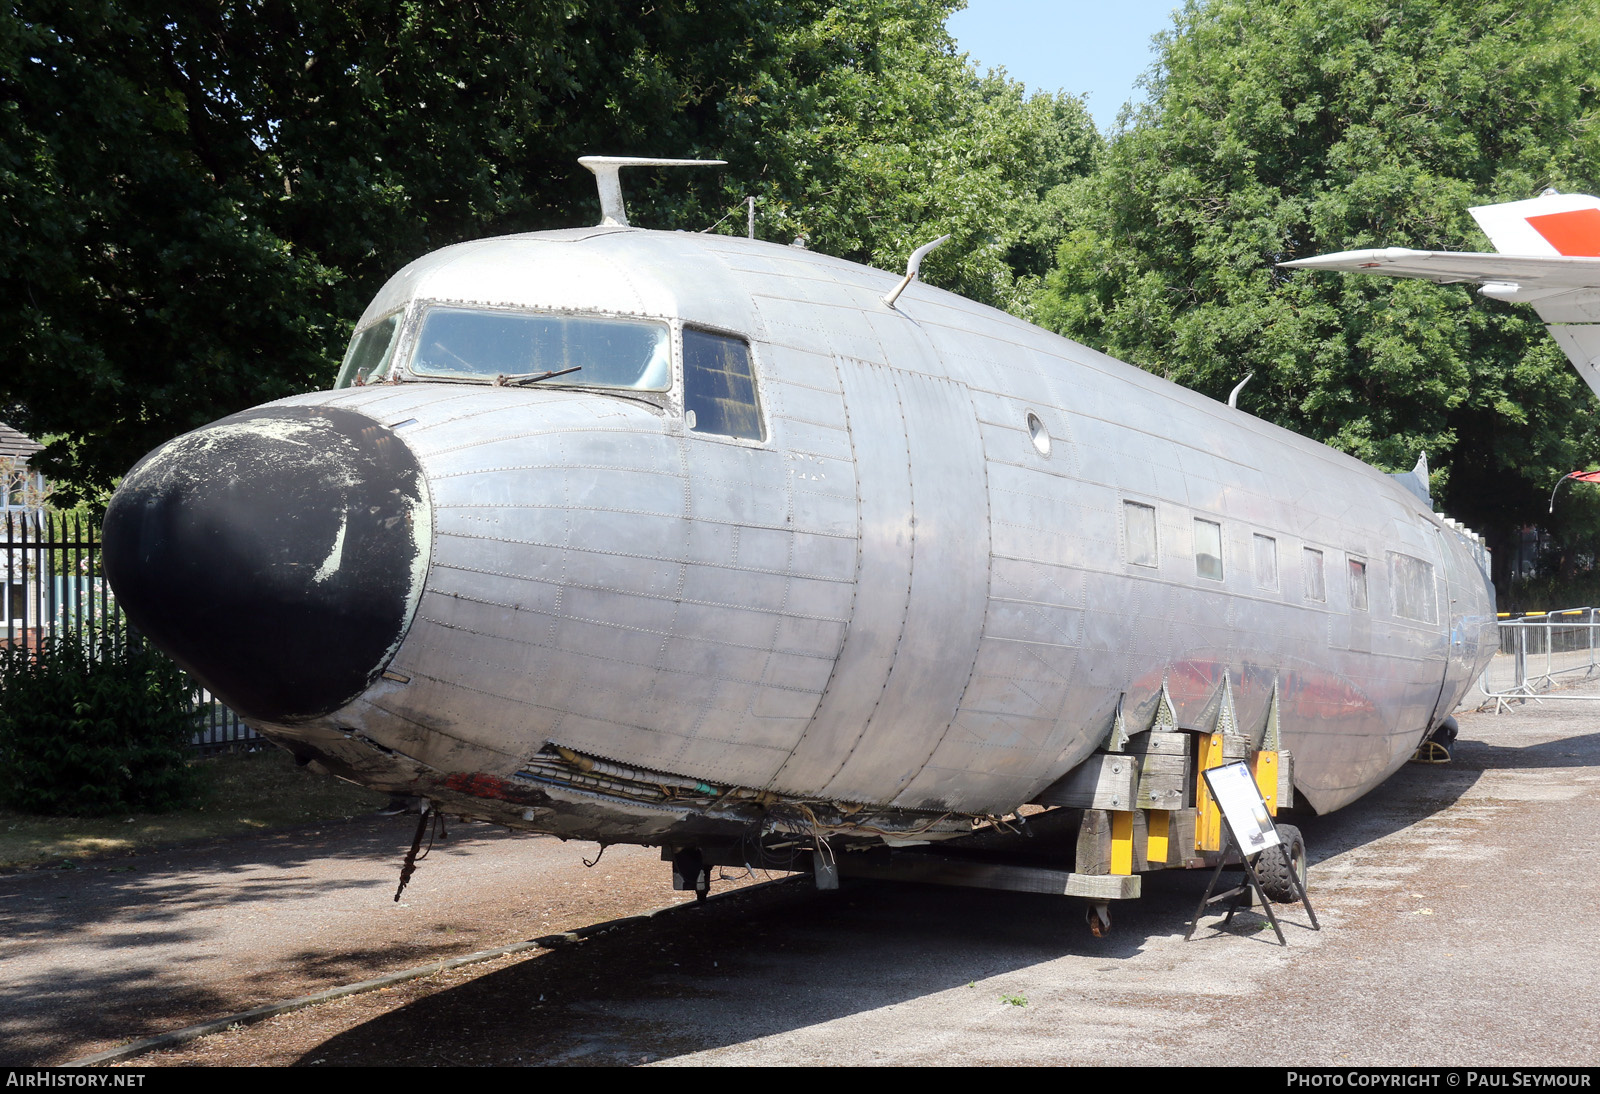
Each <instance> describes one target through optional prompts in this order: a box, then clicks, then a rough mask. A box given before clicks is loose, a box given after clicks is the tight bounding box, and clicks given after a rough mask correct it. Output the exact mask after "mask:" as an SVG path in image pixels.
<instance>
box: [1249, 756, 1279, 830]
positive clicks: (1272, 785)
mask: <svg viewBox="0 0 1600 1094" xmlns="http://www.w3.org/2000/svg"><path fill="white" fill-rule="evenodd" d="M1250 774H1251V775H1253V776H1255V780H1256V789H1257V790H1259V791H1260V792H1261V800H1262V801H1264V802H1266V803H1267V812H1268V813H1271V814H1272V815H1273V816H1277V815H1278V754H1277V753H1276V752H1257V753H1256V754H1255V755H1254V756H1252V757H1251V759H1250Z"/></svg>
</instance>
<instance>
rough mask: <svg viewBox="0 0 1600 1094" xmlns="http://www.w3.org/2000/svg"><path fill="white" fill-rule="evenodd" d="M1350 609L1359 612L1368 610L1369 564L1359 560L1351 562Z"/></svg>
mask: <svg viewBox="0 0 1600 1094" xmlns="http://www.w3.org/2000/svg"><path fill="white" fill-rule="evenodd" d="M1350 608H1351V610H1352V611H1358V612H1364V611H1366V610H1367V564H1366V563H1365V562H1362V561H1361V560H1360V559H1359V558H1352V559H1351V560H1350Z"/></svg>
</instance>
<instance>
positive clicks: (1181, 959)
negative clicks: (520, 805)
mask: <svg viewBox="0 0 1600 1094" xmlns="http://www.w3.org/2000/svg"><path fill="white" fill-rule="evenodd" d="M1596 715H1600V710H1595V709H1594V707H1593V706H1591V705H1588V704H1579V703H1561V702H1552V703H1548V704H1546V705H1543V706H1529V707H1525V708H1519V709H1518V710H1517V711H1516V712H1514V713H1511V714H1506V715H1501V716H1494V715H1467V716H1464V717H1463V718H1462V737H1461V740H1460V741H1459V742H1458V744H1457V747H1456V750H1455V753H1456V760H1455V763H1453V764H1451V765H1449V766H1447V767H1424V766H1420V765H1412V766H1408V767H1407V768H1406V769H1404V770H1403V771H1402V772H1400V774H1398V775H1397V776H1396V777H1395V778H1394V779H1392V780H1391V781H1390V782H1389V783H1387V784H1385V786H1383V787H1382V788H1380V789H1379V790H1378V791H1376V792H1374V793H1373V794H1372V795H1369V796H1368V797H1367V798H1365V799H1363V800H1362V801H1361V802H1359V803H1357V804H1356V805H1354V806H1352V807H1351V808H1349V809H1347V810H1345V811H1343V812H1341V813H1337V814H1334V815H1332V816H1329V817H1322V818H1315V819H1312V820H1309V821H1306V822H1304V823H1303V824H1302V828H1303V829H1304V831H1305V833H1306V838H1307V842H1308V844H1309V850H1310V855H1311V859H1312V889H1311V897H1312V901H1313V903H1314V906H1315V908H1316V911H1317V914H1318V917H1319V918H1320V919H1321V921H1322V925H1323V930H1322V931H1320V932H1316V931H1312V930H1310V929H1309V923H1308V920H1307V918H1306V915H1305V913H1304V910H1303V909H1300V908H1295V907H1290V908H1284V909H1281V910H1282V913H1283V916H1282V918H1283V919H1284V922H1285V926H1284V930H1285V933H1286V935H1287V937H1288V943H1289V944H1288V946H1287V947H1279V946H1278V945H1277V943H1276V939H1275V938H1274V936H1273V934H1272V932H1271V930H1270V929H1265V921H1264V920H1263V919H1261V918H1259V917H1257V916H1256V915H1254V914H1253V913H1241V914H1240V915H1239V916H1237V917H1235V920H1234V922H1233V924H1232V925H1231V926H1230V927H1229V928H1227V929H1226V930H1224V929H1221V928H1220V917H1213V916H1208V917H1206V918H1204V919H1203V920H1202V923H1201V926H1200V929H1199V930H1198V931H1197V932H1196V934H1195V938H1194V940H1193V941H1191V942H1187V943H1185V942H1184V941H1183V931H1184V929H1185V926H1186V921H1187V919H1188V917H1189V916H1190V914H1191V913H1192V912H1193V910H1194V905H1195V903H1196V902H1197V901H1198V899H1199V896H1200V894H1201V892H1202V890H1203V889H1204V886H1205V882H1206V880H1207V878H1206V876H1205V875H1204V874H1202V873H1170V874H1164V875H1155V876H1152V877H1149V878H1147V879H1146V885H1145V890H1146V896H1145V897H1144V898H1143V899H1141V900H1139V901H1137V902H1132V903H1131V904H1130V905H1128V906H1126V907H1119V908H1117V909H1116V922H1115V928H1114V930H1113V932H1112V934H1111V936H1110V937H1109V938H1107V939H1104V940H1096V939H1094V938H1092V937H1091V936H1090V935H1089V934H1088V932H1087V931H1086V930H1085V929H1084V926H1083V918H1082V914H1083V913H1082V905H1079V904H1076V903H1075V902H1071V901H1065V900H1062V899H1059V898H1049V897H1042V896H1031V895H1025V894H1012V893H985V892H976V891H968V890H944V889H934V888H923V887H917V886H896V885H884V884H860V885H856V886H853V887H847V888H846V889H844V890H842V891H841V892H838V893H817V892H815V891H814V890H813V889H812V888H811V887H810V886H809V884H807V883H805V882H804V881H803V880H800V879H793V880H789V881H779V882H776V883H774V884H769V885H758V886H753V887H749V888H746V889H744V890H743V891H738V892H731V893H728V895H726V896H720V897H717V898H715V899H713V900H711V901H708V902H707V903H705V904H704V905H701V906H699V907H689V908H684V909H681V910H677V911H674V912H672V913H670V914H667V915H661V916H656V917H654V918H652V919H650V920H647V921H643V922H640V921H634V922H630V923H626V924H622V925H620V926H618V927H617V928H616V929H615V930H612V931H609V932H605V933H602V934H599V935H597V936H595V937H591V938H589V939H588V940H586V941H583V942H581V943H577V944H572V945H565V946H560V947H557V948H555V949H550V950H539V951H535V952H533V953H531V954H521V955H518V956H516V957H512V958H505V959H500V960H496V961H492V962H488V963H485V964H482V965H476V966H472V967H470V968H465V969H459V970H454V971H450V972H445V973H441V974H438V975H436V976H433V977H429V978H427V979H424V980H420V981H414V982H411V983H408V984H404V985H400V986H397V987H394V988H390V989H386V990H383V991H379V992H374V993H370V994H367V995H363V996H358V997H353V998H348V999H343V1000H339V1001H336V1002H332V1003H327V1004H323V1005H320V1006H317V1007H312V1008H308V1009H306V1010H303V1011H299V1012H296V1013H293V1014H288V1015H283V1016H280V1017H278V1018H274V1019H271V1020H268V1021H266V1022H264V1023H262V1024H260V1025H258V1026H253V1027H249V1028H244V1029H238V1030H232V1031H228V1032H226V1033H221V1034H217V1035H214V1036H211V1037H207V1038H204V1039H202V1040H200V1041H196V1042H193V1043H191V1044H189V1045H186V1046H182V1047H181V1048H179V1049H176V1050H172V1051H168V1052H164V1053H154V1054H150V1055H146V1056H144V1057H141V1058H139V1059H138V1060H137V1061H136V1063H137V1064H138V1065H141V1066H148V1065H157V1064H194V1063H206V1064H302V1065H338V1064H378V1063H409V1064H435V1065H441V1066H448V1065H459V1064H480V1063H513V1064H514V1063H556V1064H617V1063H660V1064H699V1065H706V1064H790V1065H792V1064H804V1063H844V1064H874V1063H890V1064H934V1063H938V1064H952V1063H955V1064H999V1063H1010V1064H1016V1063H1037V1064H1073V1063H1097V1064H1104V1063H1108V1062H1116V1063H1124V1064H1131V1063H1148V1064H1199V1063H1218V1064H1237V1063H1267V1064H1278V1065H1284V1064H1294V1063H1304V1064H1332V1065H1339V1064H1396V1065H1398V1064H1431V1065H1441V1064H1453V1065H1465V1064H1483V1065H1491V1064H1500V1065H1509V1064H1525V1065H1552V1064H1562V1065H1592V1064H1593V1063H1594V1061H1595V1058H1596V1055H1597V1050H1596V1048H1595V1045H1596V1041H1597V1034H1600V1028H1597V1026H1600V1018H1597V1008H1596V1003H1597V1002H1600V999H1597V995H1600V989H1597V987H1596V982H1597V979H1600V978H1597V975H1596V974H1597V973H1600V929H1597V928H1600V900H1597V897H1600V876H1597V867H1596V856H1595V852H1596V851H1597V850H1600V808H1597V806H1600V733H1597V732H1596V731H1595V727H1596V726H1597V725H1600V722H1597V721H1596ZM456 835H457V838H456V839H455V840H453V841H452V842H451V843H450V844H448V845H447V846H446V847H444V848H442V849H436V850H435V851H434V853H433V855H432V856H431V857H430V858H429V859H428V860H427V861H425V862H424V863H423V864H422V867H421V869H420V870H419V872H418V874H417V876H416V879H415V880H414V881H413V883H412V887H411V888H410V889H409V890H408V891H407V893H406V896H405V900H404V901H403V902H402V903H401V904H399V905H395V904H393V903H392V902H391V901H390V897H391V896H392V895H393V885H394V880H395V868H396V865H397V863H398V860H399V856H400V854H401V853H402V851H403V849H404V844H405V843H406V842H407V840H408V838H409V826H408V825H407V824H405V823H403V822H395V821H387V822H379V821H376V820H374V821H371V822H363V823H358V824H352V825H348V826H342V827H338V828H333V829H326V830H321V831H318V832H314V833H302V834H299V835H292V836H285V837H278V838H276V839H272V840H264V841H259V842H256V843H236V844H227V845H223V846H220V847H216V848H210V849H204V850H192V851H186V852H176V853H171V854H167V855H153V856H145V857H143V858H140V859H134V860H122V861H120V862H118V863H116V864H115V865H116V866H117V867H123V866H125V865H126V864H128V863H132V864H133V865H134V866H135V870H134V872H132V873H127V874H112V873H110V872H108V871H106V870H104V869H102V870H99V871H98V872H97V870H95V869H84V870H80V871H73V872H59V873H57V872H51V873H49V874H30V875H20V876H17V877H12V878H4V879H0V926H3V927H4V929H5V941H4V942H3V943H0V962H3V965H4V968H5V970H6V975H5V976H4V977H3V978H0V1039H3V1049H0V1058H3V1059H4V1060H5V1061H6V1062H18V1063H20V1062H49V1061H61V1060H66V1059H71V1058H75V1057H77V1056H81V1055H86V1054H88V1053H89V1052H92V1051H95V1050H97V1049H100V1048H103V1047H107V1046H109V1045H110V1044H113V1043H115V1042H117V1041H119V1040H127V1039H131V1038H132V1037H136V1036H143V1035H146V1034H148V1033H150V1032H152V1031H156V1030H161V1029H171V1028H176V1027H178V1026H181V1025H184V1024H187V1023H188V1022H191V1021H196V1020H199V1019H202V1018H211V1017H216V1016H218V1015H220V1014H225V1013H228V1012H230V1011H236V1010H242V1009H244V1008H245V1007H248V1006H252V1005H255V1004H258V1003H261V1002H264V1001H269V1000H271V999H281V998H288V997H290V996H293V995H298V994H302V993H304V992H308V991H311V990H315V989H316V988H318V987H325V986H332V985H333V984H338V983H346V982H350V981H353V980H358V979H363V978H365V977H367V976H371V975H375V974H376V973H377V972H379V971H382V970H386V969H398V968H404V967H408V966H414V965H417V964H419V963H420V962H421V961H425V960H430V959H435V958H436V957H439V956H450V955H453V954H456V953H462V952H467V951H471V950H479V949H486V948H489V947H492V946H497V945H505V944H508V943H511V942H515V941H519V940H521V939H525V938H530V937H537V936H540V935H544V934H547V933H549V932H551V931H555V930H564V929H568V928H570V927H572V926H576V925H578V924H581V923H594V922H600V921H604V920H607V919H611V918H615V917H617V916H621V915H627V914H631V913H636V912H638V911H641V910H644V909H648V908H654V907H659V906H661V905H663V904H668V903H671V902H672V900H673V898H674V896H678V895H676V894H671V893H670V892H669V891H668V889H667V885H668V879H667V868H666V866H665V865H664V864H662V863H661V862H659V861H657V859H656V856H655V855H654V854H653V853H651V852H648V851H643V850H639V849H625V848H621V847H617V848H612V849H611V850H609V851H608V852H607V853H606V857H605V859H603V860H602V862H601V864H600V865H599V866H597V867H595V868H594V869H593V870H589V869H585V868H584V866H583V865H582V862H581V856H582V855H585V854H587V855H589V856H591V857H592V855H593V852H594V848H593V845H588V846H587V847H580V846H579V845H576V844H561V843H558V842H556V841H554V840H549V839H538V838H528V837H502V836H499V835H496V834H494V833H492V832H491V831H490V830H488V829H486V828H476V827H474V828H467V829H461V830H459V832H457V833H456ZM717 888H718V889H719V890H724V891H725V890H727V889H728V888H729V886H728V885H726V884H719V885H718V886H717ZM679 899H681V896H679Z"/></svg>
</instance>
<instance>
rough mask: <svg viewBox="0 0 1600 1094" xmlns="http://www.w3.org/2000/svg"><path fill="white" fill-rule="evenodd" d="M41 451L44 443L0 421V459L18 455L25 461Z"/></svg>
mask: <svg viewBox="0 0 1600 1094" xmlns="http://www.w3.org/2000/svg"><path fill="white" fill-rule="evenodd" d="M42 451H44V445H42V444H40V443H39V442H38V441H36V440H34V439H33V438H32V437H29V436H26V435H24V434H22V433H18V432H17V431H16V430H15V429H12V428H11V427H10V426H8V425H6V423H4V422H0V459H6V458H7V457H12V456H20V457H21V458H22V460H23V462H24V463H26V462H27V461H28V459H29V458H31V457H32V456H33V455H35V454H36V453H38V452H42Z"/></svg>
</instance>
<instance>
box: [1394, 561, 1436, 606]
mask: <svg viewBox="0 0 1600 1094" xmlns="http://www.w3.org/2000/svg"><path fill="white" fill-rule="evenodd" d="M1389 588H1390V590H1391V592H1392V595H1393V597H1394V614H1395V615H1397V616H1399V617H1400V618H1402V619H1415V620H1416V621H1417V622H1418V623H1437V622H1438V621H1439V601H1438V597H1437V593H1436V592H1435V586H1434V583H1433V565H1432V564H1431V563H1427V562H1424V561H1422V559H1420V558H1412V557H1411V556H1410V555H1402V554H1396V553H1394V552H1393V551H1391V552H1390V553H1389Z"/></svg>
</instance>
